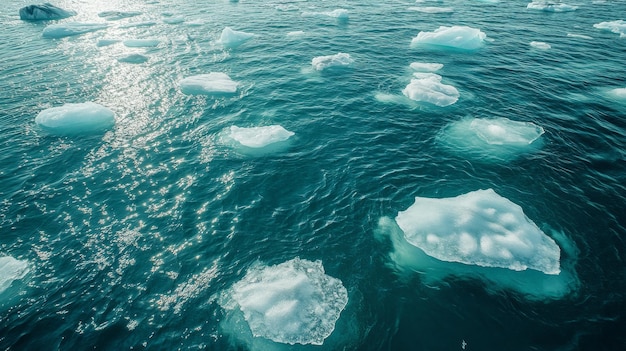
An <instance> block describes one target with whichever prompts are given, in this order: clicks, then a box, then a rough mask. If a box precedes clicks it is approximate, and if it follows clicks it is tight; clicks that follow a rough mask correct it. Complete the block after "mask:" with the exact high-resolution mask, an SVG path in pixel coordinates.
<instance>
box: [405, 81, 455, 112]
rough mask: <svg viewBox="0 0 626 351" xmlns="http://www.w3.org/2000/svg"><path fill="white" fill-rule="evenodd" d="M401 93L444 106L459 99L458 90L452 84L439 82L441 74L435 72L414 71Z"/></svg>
mask: <svg viewBox="0 0 626 351" xmlns="http://www.w3.org/2000/svg"><path fill="white" fill-rule="evenodd" d="M414 77H415V78H413V79H411V83H409V84H408V85H407V86H406V88H404V90H402V93H403V94H404V95H405V96H406V97H408V98H409V99H411V100H414V101H419V102H427V103H430V104H433V105H436V106H440V107H444V106H448V105H452V104H454V103H455V102H457V100H458V99H459V91H458V90H457V89H456V88H455V87H453V86H452V85H446V84H443V83H441V76H440V75H438V74H435V73H415V74H414Z"/></svg>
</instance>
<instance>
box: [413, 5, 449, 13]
mask: <svg viewBox="0 0 626 351" xmlns="http://www.w3.org/2000/svg"><path fill="white" fill-rule="evenodd" d="M409 10H411V11H417V12H422V13H452V12H454V9H453V8H452V7H436V6H412V7H409Z"/></svg>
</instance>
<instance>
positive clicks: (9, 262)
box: [0, 256, 29, 293]
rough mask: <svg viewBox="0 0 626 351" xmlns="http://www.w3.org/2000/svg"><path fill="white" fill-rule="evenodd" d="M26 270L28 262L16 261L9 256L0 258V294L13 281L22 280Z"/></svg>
mask: <svg viewBox="0 0 626 351" xmlns="http://www.w3.org/2000/svg"><path fill="white" fill-rule="evenodd" d="M28 270H29V269H28V261H22V260H17V259H15V258H13V257H11V256H2V257H0V293H2V292H3V291H5V290H6V289H8V288H9V286H11V283H13V282H14V281H15V280H18V279H22V278H24V276H25V275H26V273H28Z"/></svg>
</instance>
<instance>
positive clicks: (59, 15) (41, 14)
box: [20, 3, 76, 21]
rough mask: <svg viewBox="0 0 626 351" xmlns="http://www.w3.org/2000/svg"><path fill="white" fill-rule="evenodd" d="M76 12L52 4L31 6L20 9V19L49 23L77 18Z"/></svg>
mask: <svg viewBox="0 0 626 351" xmlns="http://www.w3.org/2000/svg"><path fill="white" fill-rule="evenodd" d="M75 15H76V12H75V11H68V10H64V9H62V8H60V7H56V6H54V5H52V4H50V3H45V4H42V5H29V6H26V7H22V8H21V9H20V19H22V20H25V21H49V20H58V19H63V18H68V17H72V16H75Z"/></svg>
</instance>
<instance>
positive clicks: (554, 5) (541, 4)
mask: <svg viewBox="0 0 626 351" xmlns="http://www.w3.org/2000/svg"><path fill="white" fill-rule="evenodd" d="M526 8H528V9H531V10H540V11H546V12H569V11H575V10H576V9H578V6H572V5H568V4H564V3H562V2H560V1H533V2H531V3H529V4H528V6H526Z"/></svg>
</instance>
